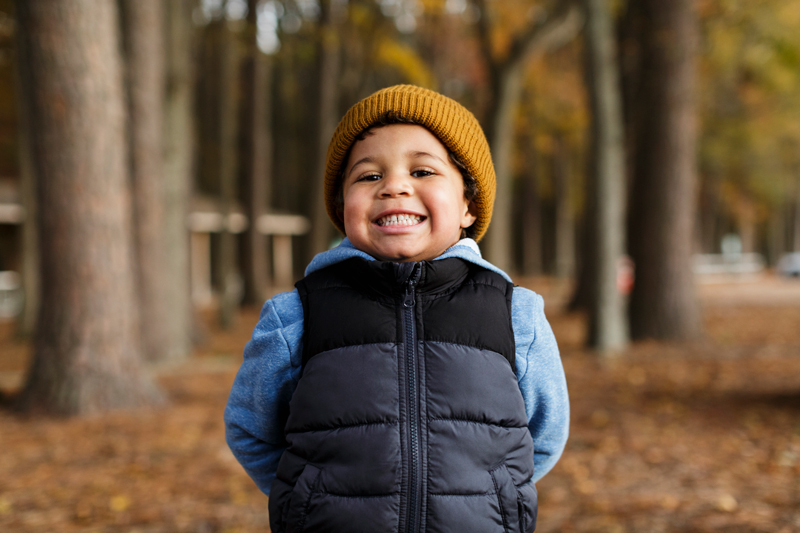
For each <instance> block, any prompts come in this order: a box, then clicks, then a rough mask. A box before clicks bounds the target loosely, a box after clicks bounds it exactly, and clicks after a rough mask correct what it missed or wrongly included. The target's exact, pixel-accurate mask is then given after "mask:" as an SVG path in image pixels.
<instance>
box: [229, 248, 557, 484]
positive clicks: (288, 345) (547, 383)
mask: <svg viewBox="0 0 800 533" xmlns="http://www.w3.org/2000/svg"><path fill="white" fill-rule="evenodd" d="M351 257H362V258H364V259H367V260H371V261H374V258H373V257H371V256H370V255H368V254H366V253H364V252H362V251H361V250H358V249H356V248H355V247H354V246H353V245H352V244H351V243H350V241H349V240H348V239H347V238H345V239H344V240H343V241H342V243H341V244H340V245H339V246H337V247H336V248H333V249H331V250H328V251H327V252H323V253H321V254H319V255H317V256H316V257H314V259H313V260H312V261H311V263H310V264H309V265H308V267H307V268H306V272H305V273H306V275H308V274H310V273H311V272H314V271H316V270H320V269H322V268H325V267H327V266H329V265H332V264H334V263H338V262H340V261H344V260H345V259H349V258H351ZM448 257H458V258H461V259H463V260H466V261H469V262H471V263H474V264H476V265H479V266H482V267H484V268H486V269H488V270H491V271H493V272H497V273H498V274H500V275H501V276H503V277H504V278H505V279H507V280H508V281H511V279H510V278H509V277H508V275H507V274H506V273H505V272H503V271H502V270H500V269H499V268H497V267H496V266H494V265H492V264H491V263H489V262H487V261H485V260H484V259H483V258H482V257H481V253H480V249H479V248H478V245H477V243H476V242H475V241H474V240H472V239H462V240H460V241H459V242H457V243H456V244H455V245H454V246H452V247H450V248H449V249H448V250H446V251H445V252H444V253H443V254H442V255H440V256H439V257H437V258H436V259H434V261H437V260H440V259H446V258H448ZM511 321H512V327H513V330H514V340H515V343H516V354H515V356H516V366H517V381H518V383H519V388H520V391H521V392H522V398H523V401H524V402H525V412H526V414H527V417H528V429H529V430H530V432H531V435H532V437H533V445H534V450H535V451H534V465H535V474H534V477H533V479H534V481H538V480H539V479H541V478H542V476H544V475H545V474H546V473H547V472H549V471H550V469H551V468H553V466H554V465H555V464H556V462H557V461H558V458H559V457H560V456H561V453H562V452H563V450H564V446H565V445H566V442H567V435H568V432H569V399H568V397H567V382H566V379H565V378H564V369H563V367H562V365H561V359H560V357H559V354H558V346H557V345H556V340H555V337H554V336H553V331H552V329H551V328H550V324H548V322H547V319H546V318H545V315H544V301H543V300H542V297H541V296H539V295H538V294H536V293H535V292H533V291H530V290H528V289H525V288H522V287H514V293H513V297H512V301H511ZM302 340H303V305H302V303H301V302H300V297H299V296H298V294H297V289H295V290H293V291H292V292H285V293H281V294H278V295H276V296H274V297H273V298H272V299H270V300H268V301H267V302H266V303H265V304H264V307H263V309H262V310H261V317H260V319H259V321H258V324H256V327H255V329H254V330H253V338H252V339H251V340H250V342H248V343H247V345H246V346H245V349H244V361H243V362H242V366H241V367H240V368H239V372H238V373H237V375H236V380H235V381H234V383H233V388H232V389H231V393H230V397H229V398H228V405H227V407H226V408H225V432H226V438H227V441H228V446H230V448H231V450H232V451H233V454H234V455H235V456H236V459H238V461H239V462H240V463H241V464H242V466H243V467H244V469H245V470H246V471H247V473H248V474H249V475H250V477H251V478H253V481H255V482H256V485H258V487H259V488H260V489H261V490H262V491H263V492H264V493H265V494H269V489H270V486H271V485H272V480H273V479H274V478H275V472H276V470H277V468H278V461H279V460H280V457H281V454H283V451H284V450H285V449H286V442H285V440H284V435H283V427H282V425H281V420H285V413H286V412H287V408H288V405H289V400H290V399H291V397H292V393H293V392H294V390H295V387H296V386H297V381H298V379H299V378H300V364H301V358H302V352H303V349H302ZM282 415H283V416H282Z"/></svg>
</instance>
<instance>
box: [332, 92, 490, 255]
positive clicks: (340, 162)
mask: <svg viewBox="0 0 800 533" xmlns="http://www.w3.org/2000/svg"><path fill="white" fill-rule="evenodd" d="M388 113H394V114H395V115H397V116H400V117H403V118H406V119H409V120H412V121H414V122H417V123H419V124H421V125H423V126H425V127H426V128H428V129H429V130H430V131H431V132H432V133H433V134H434V135H436V137H438V138H439V140H440V141H441V142H442V144H444V145H445V146H446V147H447V148H448V149H449V150H450V151H451V152H453V153H454V154H455V155H456V156H458V158H459V159H460V160H461V161H462V162H463V163H464V166H465V167H467V171H468V172H469V174H470V175H472V176H473V177H474V178H475V181H476V183H477V189H478V194H477V195H476V196H475V198H474V200H473V201H474V203H475V207H476V209H477V212H476V215H477V219H476V220H475V222H474V224H473V228H474V231H475V240H476V241H477V240H480V239H481V237H483V234H484V233H486V228H487V227H488V226H489V221H490V220H491V219H492V208H493V207H494V195H495V187H496V185H495V174H494V166H492V156H491V154H490V153H489V143H488V142H487V141H486V136H485V135H484V133H483V130H482V129H481V126H480V124H478V120H477V119H476V118H475V116H474V115H473V114H472V113H470V112H469V111H468V110H467V108H465V107H464V106H462V105H461V104H459V103H458V102H456V101H455V100H453V99H452V98H448V97H446V96H444V95H441V94H439V93H437V92H435V91H431V90H429V89H423V88H422V87H415V86H413V85H395V86H394V87H387V88H386V89H381V90H380V91H378V92H376V93H374V94H372V95H371V96H368V97H367V98H364V99H363V100H361V101H360V102H358V103H357V104H355V105H354V106H353V107H351V108H350V109H349V110H348V111H347V113H345V115H344V117H342V120H341V121H340V122H339V125H338V126H337V127H336V131H335V132H334V133H333V138H332V139H331V142H330V144H329V145H328V154H327V160H326V164H325V207H326V209H327V210H328V216H329V217H330V218H331V220H332V221H333V223H334V224H335V225H336V227H337V228H339V229H340V230H341V231H342V233H344V220H342V218H341V217H340V216H339V213H337V209H336V195H337V192H338V190H339V187H340V183H339V180H340V175H341V171H342V167H343V166H344V165H345V163H346V161H345V158H346V157H347V155H348V153H349V150H350V147H351V146H352V145H353V143H354V142H355V139H356V137H357V136H358V134H359V133H361V132H363V131H364V130H366V129H368V128H369V127H370V126H372V125H374V124H376V123H378V122H379V121H380V120H381V119H382V118H383V117H385V116H386V115H387V114H388Z"/></svg>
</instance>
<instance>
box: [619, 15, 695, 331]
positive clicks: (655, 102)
mask: <svg viewBox="0 0 800 533" xmlns="http://www.w3.org/2000/svg"><path fill="white" fill-rule="evenodd" d="M641 4H642V6H641V7H642V14H643V17H642V24H643V26H644V27H643V30H642V32H641V80H640V86H639V94H638V97H637V103H636V106H637V110H636V112H635V113H634V116H635V117H637V120H638V121H639V123H638V126H637V127H635V131H637V132H640V135H639V136H638V139H637V146H636V156H635V160H634V175H633V190H632V194H631V201H630V202H631V203H630V209H629V239H630V240H629V242H630V255H631V256H632V258H633V260H634V263H635V265H636V282H635V284H634V288H633V292H632V294H631V299H630V325H631V335H632V336H633V337H634V338H637V339H641V338H646V337H653V338H660V339H686V338H690V337H693V336H696V335H698V334H699V331H700V317H699V309H698V303H697V298H696V294H695V287H694V279H693V275H692V269H691V252H692V237H693V227H694V213H695V183H696V160H695V157H696V154H695V144H696V138H697V125H696V119H695V50H696V47H697V28H696V20H695V13H694V12H693V5H694V2H692V1H691V0H674V1H671V2H664V1H662V0H642V2H641Z"/></svg>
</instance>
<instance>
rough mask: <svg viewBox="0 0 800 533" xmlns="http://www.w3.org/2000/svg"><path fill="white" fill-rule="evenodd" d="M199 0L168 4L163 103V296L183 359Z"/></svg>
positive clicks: (171, 340) (172, 355)
mask: <svg viewBox="0 0 800 533" xmlns="http://www.w3.org/2000/svg"><path fill="white" fill-rule="evenodd" d="M195 5H196V1H195V0H172V1H171V2H168V3H167V6H168V7H167V8H166V17H167V25H166V26H167V39H166V43H167V46H166V53H167V56H166V81H167V84H166V85H167V86H166V100H165V104H164V111H165V116H164V199H165V204H166V205H165V211H164V241H165V247H166V254H165V275H164V277H165V278H166V279H167V280H168V282H167V284H166V287H165V289H164V298H165V299H166V300H167V302H169V306H170V309H171V312H170V316H169V317H167V319H166V321H165V324H164V327H165V329H166V341H165V342H166V348H165V351H164V354H165V357H166V358H167V359H168V360H170V361H175V360H180V359H183V358H185V357H187V356H188V355H189V353H190V352H191V349H192V316H193V315H192V300H191V284H190V275H189V274H190V266H189V231H188V226H187V220H188V217H189V198H190V196H191V191H192V185H191V184H192V171H193V161H194V153H195V122H194V85H193V82H194V69H193V66H192V65H193V63H194V53H193V52H194V30H193V25H192V10H193V9H194V7H195Z"/></svg>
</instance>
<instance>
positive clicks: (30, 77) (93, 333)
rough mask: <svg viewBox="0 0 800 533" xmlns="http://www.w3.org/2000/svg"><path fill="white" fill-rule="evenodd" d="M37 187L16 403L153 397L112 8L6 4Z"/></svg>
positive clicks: (81, 405)
mask: <svg viewBox="0 0 800 533" xmlns="http://www.w3.org/2000/svg"><path fill="white" fill-rule="evenodd" d="M17 9H18V14H19V17H18V20H19V32H18V35H19V38H20V41H21V47H22V48H23V49H24V50H25V56H26V58H27V63H28V69H26V70H27V75H26V77H25V79H24V80H23V87H24V89H23V91H24V92H23V94H24V95H25V99H26V102H25V104H26V110H27V114H28V116H29V117H30V132H31V137H32V138H31V145H30V146H31V152H32V154H33V161H34V172H35V175H36V177H37V183H38V198H37V199H38V205H39V207H40V209H39V211H38V216H39V227H40V229H41V232H40V249H41V259H42V262H41V264H42V269H41V271H42V302H46V305H43V306H42V308H41V310H40V315H39V321H38V324H37V328H36V338H35V342H34V348H33V350H34V358H33V364H32V366H31V369H30V373H29V375H28V379H27V382H26V384H25V388H24V390H23V392H22V394H21V396H20V399H19V401H20V406H21V407H22V408H23V409H25V410H42V411H45V412H48V413H53V414H62V415H71V414H86V413H96V412H101V411H106V410H108V409H112V408H122V407H133V406H141V405H146V404H152V403H155V402H157V401H158V400H159V399H160V398H161V396H160V394H159V393H158V391H157V389H156V388H155V386H154V384H153V382H152V381H151V380H150V379H149V378H148V377H147V375H146V373H145V372H144V370H143V368H142V358H141V352H140V350H139V339H138V324H137V322H136V311H137V306H138V303H137V298H136V295H135V292H134V269H133V257H132V255H131V251H132V248H133V243H132V241H131V235H132V228H131V205H130V202H131V198H130V191H129V184H128V167H127V148H126V136H125V100H124V91H123V86H122V74H123V73H122V64H121V57H120V54H119V50H120V48H119V34H118V31H119V21H118V14H117V6H116V3H115V2H113V1H111V0H107V1H104V2H98V1H96V0H68V1H67V0H63V1H52V2H47V3H45V2H27V1H20V2H18V3H17Z"/></svg>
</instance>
